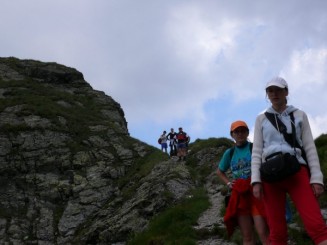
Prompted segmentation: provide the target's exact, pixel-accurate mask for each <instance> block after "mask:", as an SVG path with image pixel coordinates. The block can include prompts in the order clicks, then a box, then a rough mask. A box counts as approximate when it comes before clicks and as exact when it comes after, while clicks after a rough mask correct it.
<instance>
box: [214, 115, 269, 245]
mask: <svg viewBox="0 0 327 245" xmlns="http://www.w3.org/2000/svg"><path fill="white" fill-rule="evenodd" d="M230 134H231V136H232V138H233V139H234V140H235V147H233V148H230V149H227V150H226V151H225V153H224V155H223V157H222V159H221V161H220V162H219V165H218V170H217V174H218V176H219V177H220V178H221V180H222V181H224V182H225V183H226V185H227V186H228V187H229V188H230V189H231V190H232V193H231V197H230V199H229V204H228V206H227V208H226V214H225V216H224V222H225V225H226V227H227V231H228V234H229V236H231V235H232V234H233V231H234V228H235V227H236V226H237V225H238V226H239V227H240V230H241V234H242V238H243V244H249V245H254V244H255V242H256V241H255V234H254V228H253V223H254V226H255V228H256V230H257V233H258V235H259V237H260V240H261V242H262V244H263V245H265V244H267V243H266V241H267V237H268V233H269V232H268V227H267V224H266V221H265V219H264V217H263V216H264V208H263V204H262V203H261V202H260V201H258V200H256V199H255V198H254V197H253V195H252V187H251V184H250V176H251V148H252V144H251V143H250V142H248V140H247V138H248V136H249V128H248V126H247V125H246V123H245V122H243V121H235V122H233V123H232V124H231V128H230ZM229 169H230V170H231V172H232V179H229V177H228V176H227V175H226V171H228V170H229Z"/></svg>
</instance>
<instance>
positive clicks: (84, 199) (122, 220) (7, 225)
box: [0, 57, 233, 245]
mask: <svg viewBox="0 0 327 245" xmlns="http://www.w3.org/2000/svg"><path fill="white" fill-rule="evenodd" d="M217 142H218V141H217ZM219 142H220V143H219V144H215V146H214V147H212V146H207V145H206V144H203V142H201V141H198V140H196V141H195V142H194V143H192V144H191V145H190V149H191V150H190V153H189V156H188V160H187V162H176V160H175V159H169V158H168V156H167V155H166V154H164V153H162V152H161V151H160V150H159V149H156V148H155V147H152V146H149V145H147V144H145V143H143V142H141V141H139V140H138V139H135V138H132V137H130V135H129V132H128V123H127V121H126V119H125V116H124V111H123V109H122V108H121V106H120V105H119V103H117V102H116V101H114V100H113V99H112V98H111V97H110V96H109V95H106V94H105V93H103V92H101V91H96V90H94V89H93V88H92V87H91V86H90V85H89V84H88V83H87V82H86V81H85V80H84V78H83V74H82V73H81V72H79V71H77V70H76V69H74V68H69V67H66V66H63V65H60V64H57V63H45V62H40V61H35V60H19V59H16V58H13V57H10V58H0V176H1V177H0V244H8V245H9V244H41V245H46V244H47V245H48V244H49V245H51V244H55V245H57V244H58V245H61V244H113V245H125V244H128V241H129V239H130V237H131V236H133V234H136V233H139V232H142V231H144V230H146V228H147V227H148V225H149V222H150V220H151V218H153V217H154V216H156V215H157V214H160V213H161V212H163V211H165V210H167V209H168V208H170V207H172V206H173V205H175V204H178V203H179V202H180V201H181V200H182V199H183V198H185V197H186V196H187V195H188V193H189V191H190V190H192V189H194V188H196V187H199V186H200V187H201V188H202V187H204V188H205V190H206V192H207V194H208V197H209V200H210V203H211V206H210V207H209V209H207V210H206V211H205V212H203V213H202V215H201V216H200V217H199V219H198V220H197V222H196V224H195V225H194V227H193V228H194V231H195V232H196V231H200V232H202V233H203V234H209V235H204V236H203V237H200V238H199V240H198V241H197V244H199V245H213V244H224V245H232V244H233V243H230V242H227V241H224V240H223V238H222V237H220V236H219V235H218V233H216V232H215V229H217V227H218V228H221V229H223V227H224V226H223V223H222V217H221V216H220V210H221V206H222V203H223V201H222V199H223V197H222V196H221V193H220V190H221V188H222V186H221V185H220V184H219V182H217V176H216V175H215V165H214V163H215V162H217V161H218V160H219V158H220V156H221V155H222V153H223V152H224V150H225V149H226V148H227V147H229V146H230V145H231V141H230V140H228V139H222V140H220V141H219ZM201 144H203V145H204V146H202V147H199V146H200V145H201ZM200 174H202V175H203V176H198V177H195V175H200ZM160 244H161V243H160Z"/></svg>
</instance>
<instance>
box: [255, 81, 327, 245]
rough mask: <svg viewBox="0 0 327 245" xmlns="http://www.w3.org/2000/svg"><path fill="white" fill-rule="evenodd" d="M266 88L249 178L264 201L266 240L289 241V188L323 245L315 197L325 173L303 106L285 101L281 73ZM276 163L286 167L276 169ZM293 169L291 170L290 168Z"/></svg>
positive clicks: (325, 236) (326, 240)
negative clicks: (296, 105)
mask: <svg viewBox="0 0 327 245" xmlns="http://www.w3.org/2000/svg"><path fill="white" fill-rule="evenodd" d="M265 92H266V95H267V97H268V99H269V100H270V102H271V106H270V107H269V108H268V109H267V110H266V112H264V113H261V114H259V115H258V116H257V118H256V122H255V129H254V141H253V151H252V163H251V173H252V176H251V183H252V186H253V194H254V196H255V197H256V198H257V199H260V200H263V202H264V204H265V210H266V215H267V220H268V225H269V229H270V234H269V242H270V244H272V245H276V244H278V245H280V244H287V238H288V235H287V224H286V220H285V218H284V217H285V199H286V195H287V193H288V195H289V196H290V198H291V199H292V201H293V203H294V204H295V207H296V209H297V211H298V213H299V215H300V217H301V219H302V221H303V224H304V227H305V229H306V232H307V234H308V235H309V236H310V238H311V239H312V240H313V241H314V244H319V245H326V244H327V227H326V223H325V221H324V219H323V216H322V214H321V211H320V207H319V203H318V200H317V198H318V197H320V196H321V195H322V194H323V192H324V183H323V174H322V172H321V169H320V163H319V158H318V154H317V150H316V146H315V143H314V140H313V136H312V133H311V129H310V124H309V121H308V117H307V115H306V113H305V112H303V111H302V110H299V109H297V108H295V107H294V106H292V105H287V96H288V95H289V89H288V84H287V82H286V81H285V80H284V79H283V78H281V77H275V78H273V79H272V80H271V81H269V82H268V83H267V84H266V87H265ZM276 152H280V153H278V154H276ZM270 155H274V157H270ZM283 163H285V164H283ZM276 165H279V166H281V168H278V169H282V170H283V169H285V171H280V172H278V173H279V174H278V175H275V174H274V171H276V170H277V169H276V168H275V167H274V166H276ZM282 166H286V167H285V168H282ZM296 166H298V167H296ZM293 169H294V173H293V172H290V170H293ZM272 176H273V177H272ZM281 176H284V177H283V178H280V177H281ZM276 177H278V178H276Z"/></svg>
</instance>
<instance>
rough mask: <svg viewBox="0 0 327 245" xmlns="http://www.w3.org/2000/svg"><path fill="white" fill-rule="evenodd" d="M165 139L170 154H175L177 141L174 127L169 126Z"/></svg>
mask: <svg viewBox="0 0 327 245" xmlns="http://www.w3.org/2000/svg"><path fill="white" fill-rule="evenodd" d="M167 140H169V148H170V156H171V157H172V156H176V155H177V141H176V133H175V132H174V129H173V128H171V129H170V132H169V134H168V135H167Z"/></svg>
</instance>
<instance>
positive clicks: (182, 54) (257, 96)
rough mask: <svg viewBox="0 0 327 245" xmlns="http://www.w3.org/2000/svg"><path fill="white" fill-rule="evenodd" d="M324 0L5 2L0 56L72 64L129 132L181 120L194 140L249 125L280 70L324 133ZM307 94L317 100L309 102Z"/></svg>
mask: <svg viewBox="0 0 327 245" xmlns="http://www.w3.org/2000/svg"><path fill="white" fill-rule="evenodd" d="M326 8H327V2H326V1H324V0H315V1H309V0H290V1H282V0H276V1H260V0H254V1H251V2H249V1H242V0H238V1H232V2H231V1H224V0H218V1H211V0H203V1H196V0H180V1H164V0H158V1H151V0H140V1H128V0H121V1H114V0H96V1H88V0H78V1H77V0H71V1H65V0H58V1H55V2H49V1H42V0H30V1H28V2H27V1H24V0H16V1H4V2H3V3H2V6H1V9H0V14H1V16H2V19H3V20H6V21H2V22H1V23H0V30H1V32H2V33H5V35H3V36H2V38H1V40H0V53H1V55H2V56H16V57H18V58H28V59H37V60H42V61H54V62H58V63H61V64H64V65H67V66H71V67H74V68H76V69H78V70H79V71H81V72H82V73H83V74H84V77H85V79H86V80H87V81H88V82H89V83H90V84H91V85H92V86H93V87H94V88H95V89H98V90H102V91H104V92H105V93H106V94H108V95H110V96H112V97H113V98H114V99H115V100H116V101H118V102H119V103H120V104H121V106H122V107H123V109H124V111H125V114H126V118H127V121H128V122H129V129H130V131H131V133H132V135H133V136H135V137H138V138H140V139H142V140H144V141H146V142H149V143H150V142H152V141H151V140H152V139H154V140H153V143H154V144H156V138H157V136H156V135H155V134H156V132H159V133H160V132H162V129H163V128H166V129H169V128H170V127H178V126H183V127H184V128H185V130H186V131H187V132H188V133H189V134H190V135H191V136H192V138H193V139H195V138H205V137H211V136H217V137H218V136H227V137H228V136H229V135H228V128H229V124H230V122H231V121H232V120H238V119H244V120H246V121H247V122H248V124H249V126H250V127H251V126H253V124H254V118H255V116H256V115H257V114H258V113H259V112H260V111H262V110H263V109H264V108H265V107H267V106H269V103H268V102H267V101H266V100H265V91H264V85H265V83H266V82H267V81H268V80H269V79H270V78H271V77H273V76H275V75H282V76H284V77H285V79H286V80H287V81H288V82H289V84H290V96H289V102H290V103H291V104H293V105H294V106H297V107H299V108H301V109H304V111H306V112H307V113H308V114H310V122H312V124H313V126H312V128H313V131H315V135H318V134H319V133H321V132H326V131H327V128H326V127H325V126H324V125H327V124H326V123H324V122H325V118H326V115H327V112H326V111H325V109H324V106H323V105H325V104H326V102H327V101H326V100H327V99H326V96H325V92H324V91H326V86H327V77H326V75H327V74H326V71H327V69H326V68H327V67H326V49H327V47H326V40H327V32H326V31H325V30H326V29H327V12H326V11H325V9H326ZM313 98H319V100H315V99H313Z"/></svg>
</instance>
